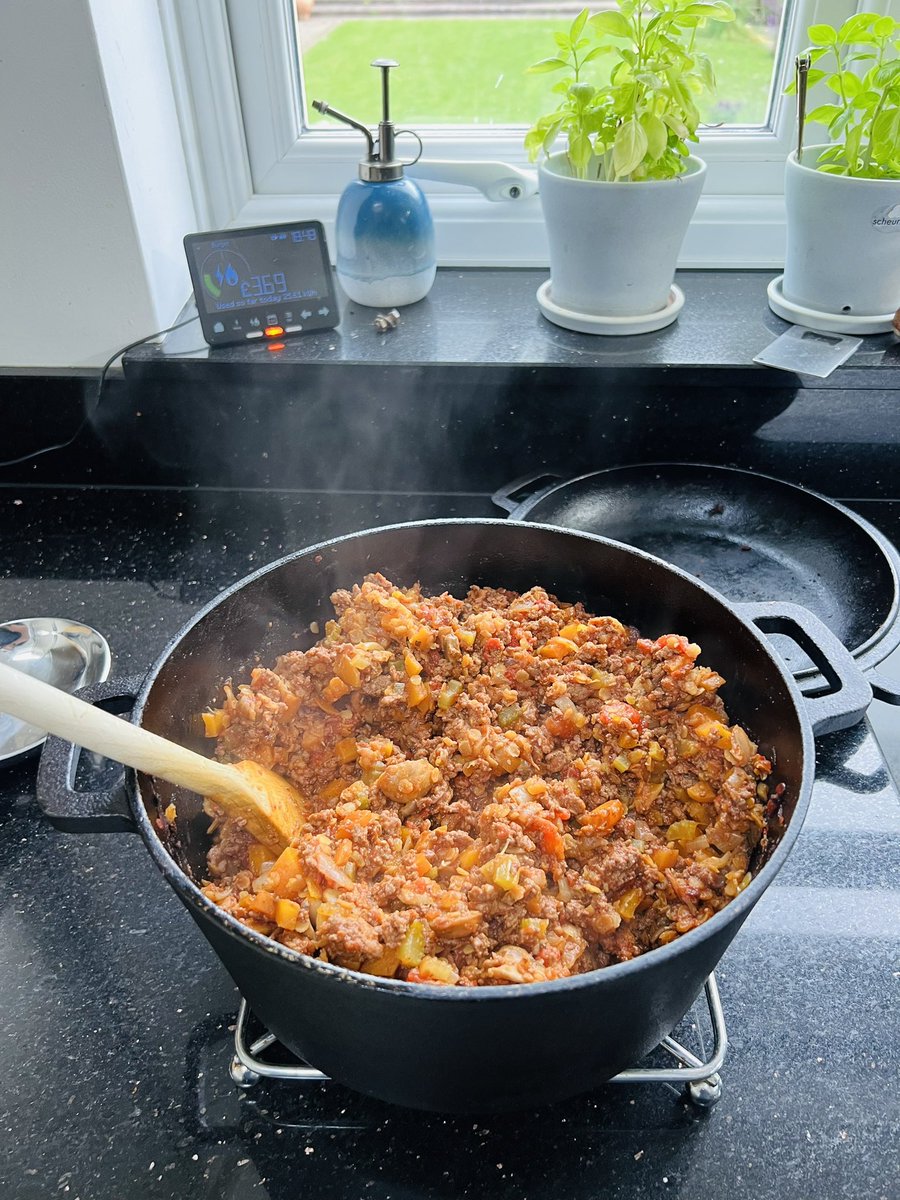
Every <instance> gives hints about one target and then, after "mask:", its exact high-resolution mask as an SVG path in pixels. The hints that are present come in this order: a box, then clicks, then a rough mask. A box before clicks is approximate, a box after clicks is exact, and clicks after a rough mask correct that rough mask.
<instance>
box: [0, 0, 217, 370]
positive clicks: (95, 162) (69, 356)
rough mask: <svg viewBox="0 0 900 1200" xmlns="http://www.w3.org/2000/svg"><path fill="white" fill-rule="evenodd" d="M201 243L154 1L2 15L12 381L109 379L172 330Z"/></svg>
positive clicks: (0, 154)
mask: <svg viewBox="0 0 900 1200" xmlns="http://www.w3.org/2000/svg"><path fill="white" fill-rule="evenodd" d="M101 55H102V64H101ZM117 129H118V133H117ZM194 228H195V218H194V209H193V204H192V201H191V194H190V189H189V186H188V180H187V174H186V171H185V167H184V159H183V154H182V151H181V141H180V137H179V133H178V124H177V120H176V116H175V109H174V104H173V101H172V96H171V89H170V88H169V85H168V73H167V68H166V64H165V56H164V53H163V44H162V37H161V33H160V28H159V16H158V13H157V9H156V5H155V3H154V2H153V0H127V2H126V3H123V2H122V0H2V3H0V366H24V367H75V366H80V367H83V366H93V365H98V364H100V363H102V362H103V361H104V360H105V359H106V358H107V357H109V355H110V354H112V353H113V351H114V350H116V349H117V348H118V347H119V346H122V345H124V344H125V343H126V342H130V341H134V340H135V339H136V338H139V337H142V336H144V335H146V334H148V333H152V332H153V331H154V330H157V329H160V328H162V327H163V326H165V325H167V324H169V323H170V322H172V321H173V320H174V319H175V317H176V316H177V314H178V311H179V309H180V307H181V305H182V304H183V303H184V301H185V300H186V298H187V296H188V295H189V293H190V281H189V278H188V275H187V269H186V266H185V262H184V255H183V251H182V248H181V237H182V236H183V235H184V234H185V233H187V232H189V231H191V230H192V229H194Z"/></svg>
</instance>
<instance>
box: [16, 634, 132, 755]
mask: <svg viewBox="0 0 900 1200" xmlns="http://www.w3.org/2000/svg"><path fill="white" fill-rule="evenodd" d="M0 662H2V663H5V664H6V665H7V666H10V667H15V668H16V670H18V671H24V672H25V673H26V674H28V675H33V676H34V678H35V679H40V680H42V681H43V682H44V683H50V684H52V685H53V686H54V687H58V688H61V689H62V690H63V691H64V692H74V691H77V690H78V688H81V687H86V686H87V685H88V684H91V683H102V682H103V681H104V680H105V679H106V678H107V676H108V675H109V669H110V665H111V663H112V658H111V655H110V652H109V646H108V644H107V641H106V638H105V637H104V636H103V635H102V634H101V633H98V632H97V630H96V629H92V628H91V627H90V625H80V624H79V623H78V622H76V621H67V620H65V618H63V617H24V618H23V619H22V620H20V621H7V622H5V623H3V624H0ZM46 736H47V733H46V730H43V729H38V728H37V727H36V726H34V725H26V724H25V722H24V721H18V720H16V718H15V717H10V716H7V715H6V714H5V713H0V765H3V764H5V763H10V762H15V761H17V760H18V759H20V758H24V756H25V755H26V754H30V753H31V751H32V750H36V749H37V747H38V746H40V745H41V743H42V742H43V741H44V739H45V738H46Z"/></svg>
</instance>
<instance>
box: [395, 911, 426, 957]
mask: <svg viewBox="0 0 900 1200" xmlns="http://www.w3.org/2000/svg"><path fill="white" fill-rule="evenodd" d="M424 955H425V923H424V921H420V920H418V919H416V920H415V921H413V922H412V923H411V924H410V926H409V928H408V929H407V931H406V933H405V934H404V935H403V941H402V942H401V943H400V945H399V946H398V947H397V957H398V959H399V960H400V963H401V965H402V966H404V967H417V966H418V965H419V963H420V962H421V961H422V959H423V957H424Z"/></svg>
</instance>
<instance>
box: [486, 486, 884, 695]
mask: <svg viewBox="0 0 900 1200" xmlns="http://www.w3.org/2000/svg"><path fill="white" fill-rule="evenodd" d="M549 478H551V479H552V482H550V483H547V479H548V475H547V474H544V475H541V476H539V477H538V479H534V478H533V477H532V481H531V487H532V494H530V495H527V496H526V497H525V498H524V499H517V494H519V495H521V493H522V492H523V491H524V489H525V488H527V487H528V486H529V483H528V482H527V481H523V480H519V481H517V482H516V483H514V484H510V485H508V487H506V488H501V489H500V491H498V492H497V493H495V495H494V502H495V503H496V504H497V505H498V506H499V507H500V508H504V509H506V511H507V512H508V513H509V517H510V520H515V521H526V520H527V521H537V522H543V523H546V524H551V525H563V526H565V527H566V528H568V529H580V530H584V531H585V532H587V533H596V534H600V535H602V536H603V537H608V538H613V539H615V540H616V541H619V542H625V543H626V544H627V545H629V546H636V547H638V549H641V550H646V551H647V552H648V553H649V554H655V555H656V556H657V557H659V558H662V559H664V560H665V561H666V562H670V563H673V564H674V565H675V566H677V567H681V568H682V570H685V571H688V572H690V573H691V574H692V575H694V576H696V577H697V578H698V579H701V580H702V581H703V582H704V583H706V584H708V585H709V586H710V587H713V588H715V589H716V590H717V591H719V592H721V593H722V595H724V596H725V597H726V598H727V599H728V600H731V601H733V602H741V601H758V600H789V601H791V602H792V603H795V604H802V605H804V607H806V608H809V609H811V610H812V611H813V612H814V613H815V614H816V616H818V617H820V618H821V619H822V620H823V621H824V622H825V624H826V625H828V627H829V628H830V629H831V630H832V632H833V633H835V634H836V635H837V637H839V638H840V639H841V641H842V642H843V643H844V645H845V646H847V648H848V649H849V650H850V651H851V652H852V654H853V655H854V657H855V658H856V659H857V661H858V662H859V664H860V666H861V667H862V668H863V669H865V668H867V667H874V666H876V665H877V664H878V663H880V662H881V661H882V660H883V659H885V658H886V657H887V656H888V654H890V653H891V651H892V650H894V649H895V648H896V647H897V646H898V645H900V621H898V620H897V616H898V609H900V599H898V580H900V555H898V552H897V550H896V549H895V548H894V546H893V545H892V544H891V543H890V542H889V541H888V539H887V538H886V537H884V535H883V534H881V533H880V532H879V531H878V530H877V529H875V528H874V526H872V525H870V524H869V522H868V521H866V520H864V519H863V518H862V517H860V516H858V515H857V514H856V513H854V512H851V511H850V509H848V508H845V507H844V506H843V505H842V504H838V503H837V502H836V501H834V500H831V499H829V498H828V497H827V496H822V495H820V494H819V493H818V492H812V491H809V490H807V489H806V488H802V487H799V486H797V485H796V484H792V483H787V482H785V481H784V480H782V479H776V478H773V477H772V476H769V475H760V474H757V473H756V472H754V471H741V470H737V469H734V468H731V467H714V466H707V465H697V464H692V463H648V464H644V465H641V466H632V467H611V468H609V469H608V470H604V471H594V472H591V473H590V474H588V475H581V476H578V477H577V478H575V479H568V480H561V479H559V478H557V477H552V476H550V477H549ZM539 483H540V484H542V485H543V486H540V487H539V489H538V490H537V491H533V488H534V487H535V486H537V485H538V484H539ZM772 640H773V642H775V643H776V644H777V648H778V650H779V652H780V653H781V655H782V657H783V658H784V659H785V660H786V662H787V664H788V666H789V667H790V669H791V670H792V671H793V673H794V674H795V675H796V676H797V677H798V679H801V680H802V681H803V690H804V691H806V692H808V691H810V690H815V689H816V688H817V687H819V686H822V685H824V683H825V681H824V680H823V679H822V677H821V675H819V674H818V672H817V671H816V668H815V667H814V665H813V663H812V662H811V660H810V659H809V658H808V657H807V656H806V654H805V653H804V652H803V651H802V650H801V649H800V647H799V646H797V645H796V644H795V643H794V642H792V641H790V639H788V638H784V637H781V636H780V635H772Z"/></svg>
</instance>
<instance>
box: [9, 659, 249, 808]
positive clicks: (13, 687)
mask: <svg viewBox="0 0 900 1200" xmlns="http://www.w3.org/2000/svg"><path fill="white" fill-rule="evenodd" d="M0 712H6V713H9V714H10V715H11V716H14V717H18V718H19V719H20V720H22V721H27V722H28V723H29V724H30V725H36V726H37V727H38V729H46V730H48V731H49V732H50V733H54V734H56V736H57V737H61V738H66V739H68V740H69V741H70V742H74V743H75V745H76V746H84V747H85V748H86V749H88V750H95V751H96V752H97V753H98V754H104V755H106V757H107V758H112V759H114V760H115V761H116V762H121V763H125V764H126V765H127V766H129V767H134V768H135V769H136V770H138V771H144V772H146V774H148V775H155V776H158V777H159V778H160V779H166V780H168V782H169V783H174V784H177V785H178V786H179V787H184V788H188V789H189V790H190V791H192V792H198V793H199V794H200V795H201V796H215V797H216V798H217V799H219V798H221V799H222V801H223V802H224V803H225V804H228V803H229V802H231V803H233V804H240V805H244V806H246V805H247V804H248V803H250V804H253V803H255V792H254V789H253V788H252V787H251V786H250V785H249V784H248V782H247V781H246V780H245V779H244V777H243V776H242V775H241V773H240V772H239V771H237V770H235V768H234V767H231V766H228V765H227V764H225V763H219V762H214V761H213V760H212V759H209V758H204V757H203V755H202V754H195V753H194V751H193V750H186V749H185V748H184V747H183V746H178V745H176V744H175V743H174V742H168V741H166V739H165V738H161V737H159V736H158V735H157V734H155V733H150V731H149V730H147V729H141V728H139V727H138V726H137V725H132V724H131V723H130V722H129V721H123V720H122V719H121V717H116V716H113V714H112V713H108V712H104V710H103V709H102V708H95V707H94V706H93V705H91V704H86V703H85V702H84V701H83V700H78V699H76V698H75V697H74V696H70V695H69V694H68V692H63V691H60V689H59V688H55V687H51V686H50V685H49V684H47V683H42V682H41V681H40V680H39V679H33V678H32V677H31V676H30V675H26V674H25V673H24V671H17V670H16V669H15V668H14V667H8V666H6V665H4V664H2V663H0Z"/></svg>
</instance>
